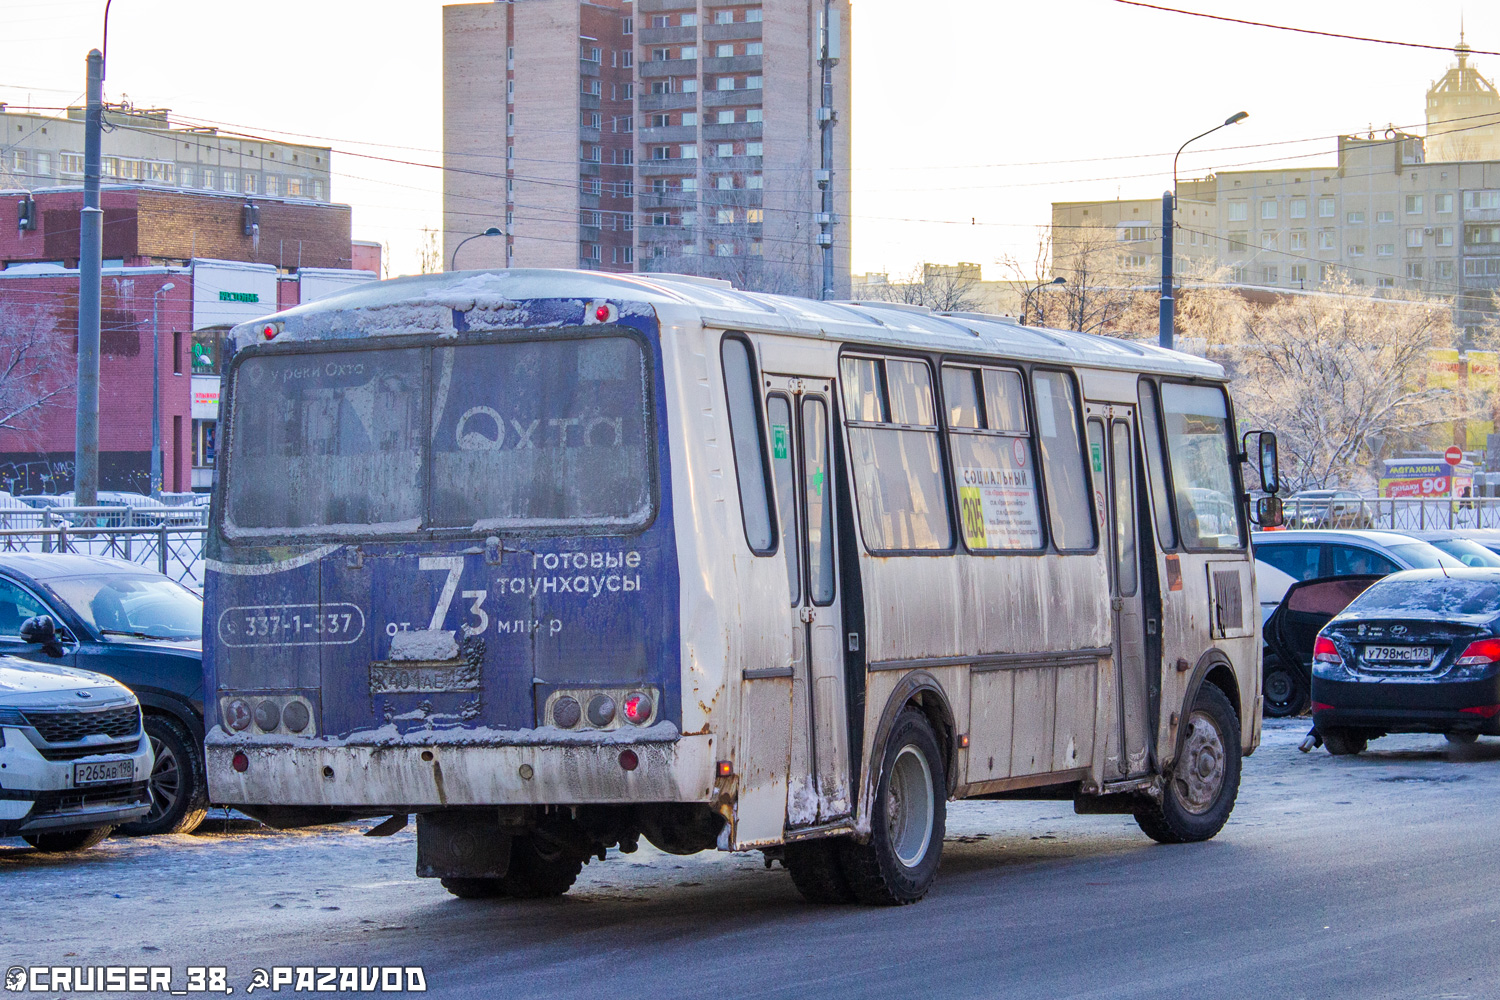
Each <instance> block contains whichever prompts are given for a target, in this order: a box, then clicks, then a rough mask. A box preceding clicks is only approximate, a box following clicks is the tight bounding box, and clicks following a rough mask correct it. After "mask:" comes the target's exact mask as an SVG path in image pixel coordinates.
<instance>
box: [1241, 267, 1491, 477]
mask: <svg viewBox="0 0 1500 1000" xmlns="http://www.w3.org/2000/svg"><path fill="white" fill-rule="evenodd" d="M1232 335H1233V334H1231V333H1226V334H1225V339H1228V338H1229V337H1230V336H1232ZM1236 339H1237V342H1236V343H1233V344H1232V345H1231V346H1230V348H1229V352H1230V356H1229V358H1228V362H1229V367H1230V370H1231V374H1232V377H1233V379H1234V384H1235V391H1236V398H1237V401H1238V404H1239V409H1240V414H1241V416H1242V417H1243V418H1245V419H1246V420H1247V421H1248V422H1249V424H1250V425H1252V426H1257V427H1266V428H1269V429H1271V430H1274V431H1275V432H1276V434H1277V437H1278V438H1279V439H1280V443H1281V453H1282V456H1283V460H1282V468H1283V469H1284V470H1285V473H1286V476H1285V478H1286V479H1287V481H1288V485H1289V486H1290V487H1291V488H1293V489H1303V488H1307V487H1323V486H1332V485H1345V484H1350V485H1368V484H1369V483H1370V481H1371V480H1372V479H1373V478H1374V474H1375V471H1376V465H1377V463H1378V461H1379V460H1380V459H1381V458H1383V457H1385V456H1386V454H1387V453H1388V452H1389V451H1390V450H1391V449H1393V448H1394V447H1395V446H1397V445H1398V444H1400V443H1401V442H1402V440H1403V439H1412V438H1414V437H1417V436H1425V434H1426V432H1429V431H1430V430H1431V429H1432V428H1434V427H1436V426H1439V425H1441V424H1445V423H1449V422H1452V421H1454V420H1461V419H1464V418H1466V417H1468V416H1469V415H1470V414H1472V413H1473V412H1474V410H1475V405H1474V399H1473V397H1472V395H1471V394H1470V393H1469V392H1468V391H1467V390H1466V389H1464V388H1463V387H1460V386H1457V385H1444V384H1435V383H1434V382H1433V381H1432V380H1431V379H1430V374H1429V373H1430V370H1431V364H1432V360H1431V351H1432V350H1433V349H1434V348H1441V347H1448V346H1450V345H1451V344H1452V342H1453V325H1452V319H1451V307H1450V306H1449V305H1448V304H1447V303H1443V302H1438V301H1437V300H1433V299H1426V298H1422V297H1416V296H1412V297H1380V298H1376V297H1372V296H1370V295H1368V294H1367V293H1366V292H1365V291H1364V290H1362V289H1359V288H1358V287H1357V286H1355V285H1353V284H1352V283H1351V282H1350V281H1349V280H1348V278H1347V277H1340V278H1338V279H1336V280H1335V281H1333V282H1331V283H1329V284H1327V285H1325V286H1324V287H1323V290H1321V291H1319V292H1315V293H1307V294H1293V295H1282V296H1279V297H1278V298H1277V299H1276V300H1275V301H1273V302H1272V303H1270V304H1268V305H1260V306H1254V305H1247V306H1245V307H1244V310H1243V313H1242V314H1241V315H1240V329H1239V331H1238V336H1237V338H1236Z"/></svg>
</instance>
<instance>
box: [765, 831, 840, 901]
mask: <svg viewBox="0 0 1500 1000" xmlns="http://www.w3.org/2000/svg"><path fill="white" fill-rule="evenodd" d="M843 839H844V838H842V837H825V838H823V839H822V840H807V841H803V842H801V843H796V844H787V845H786V847H785V848H784V849H783V850H784V853H783V854H782V856H781V863H782V864H783V865H785V866H786V870H787V871H788V872H790V873H791V876H792V884H793V885H795V886H796V887H797V891H798V892H800V893H801V894H802V898H803V899H805V900H807V901H808V902H809V903H852V902H854V890H853V889H851V888H849V879H848V878H847V877H846V876H845V875H844V867H843V864H842V862H841V861H840V860H839V853H840V850H841V848H840V844H839V842H840V841H841V840H843Z"/></svg>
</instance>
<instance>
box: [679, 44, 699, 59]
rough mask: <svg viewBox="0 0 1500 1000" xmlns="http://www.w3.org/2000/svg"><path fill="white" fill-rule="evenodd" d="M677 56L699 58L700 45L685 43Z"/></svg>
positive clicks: (680, 57)
mask: <svg viewBox="0 0 1500 1000" xmlns="http://www.w3.org/2000/svg"><path fill="white" fill-rule="evenodd" d="M677 58H679V59H697V58H698V46H696V45H684V46H683V47H682V51H681V52H679V53H678V54H677Z"/></svg>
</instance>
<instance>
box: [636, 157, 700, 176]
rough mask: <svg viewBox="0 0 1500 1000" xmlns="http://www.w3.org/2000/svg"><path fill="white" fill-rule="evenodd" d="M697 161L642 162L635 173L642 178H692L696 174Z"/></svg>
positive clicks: (637, 165)
mask: <svg viewBox="0 0 1500 1000" xmlns="http://www.w3.org/2000/svg"><path fill="white" fill-rule="evenodd" d="M698 162H699V161H697V160H684V159H675V160H642V161H641V162H640V163H638V164H636V171H637V172H638V173H639V174H640V175H641V176H642V177H692V176H693V175H694V174H696V173H697V172H698Z"/></svg>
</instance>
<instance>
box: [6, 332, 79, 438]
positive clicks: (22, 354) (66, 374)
mask: <svg viewBox="0 0 1500 1000" xmlns="http://www.w3.org/2000/svg"><path fill="white" fill-rule="evenodd" d="M76 364H77V362H76V360H75V359H74V357H73V355H72V354H71V352H70V351H68V349H67V345H66V344H65V343H64V338H63V337H60V336H59V335H58V331H57V322H56V320H55V319H54V318H53V316H52V313H51V311H50V310H48V309H46V308H45V307H43V306H34V305H16V304H14V303H6V304H0V430H4V431H12V432H18V433H22V434H27V433H30V432H32V431H34V430H35V429H36V427H37V425H38V424H39V422H40V421H41V419H42V417H43V416H44V415H45V412H46V410H47V409H48V408H49V407H53V406H57V405H59V404H60V403H62V402H64V400H63V399H61V398H60V397H62V396H63V395H64V394H65V393H67V391H68V388H69V386H70V385H71V384H72V379H73V373H74V371H76Z"/></svg>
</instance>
